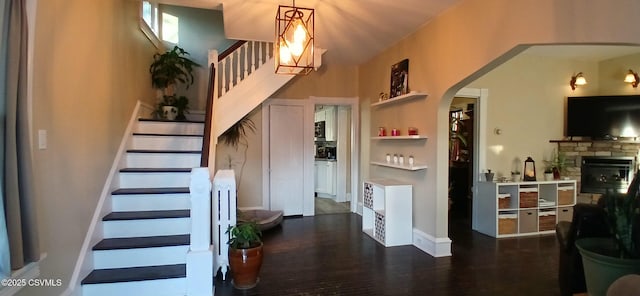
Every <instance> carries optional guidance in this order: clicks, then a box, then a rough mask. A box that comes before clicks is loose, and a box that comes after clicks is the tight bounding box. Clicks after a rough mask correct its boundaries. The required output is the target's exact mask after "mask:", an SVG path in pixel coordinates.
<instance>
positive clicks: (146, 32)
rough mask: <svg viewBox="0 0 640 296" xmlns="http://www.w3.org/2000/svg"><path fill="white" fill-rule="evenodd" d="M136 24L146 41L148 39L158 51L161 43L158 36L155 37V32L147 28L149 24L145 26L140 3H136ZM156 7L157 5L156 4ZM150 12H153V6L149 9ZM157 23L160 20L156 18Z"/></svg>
mask: <svg viewBox="0 0 640 296" xmlns="http://www.w3.org/2000/svg"><path fill="white" fill-rule="evenodd" d="M138 4H139V5H138V7H139V9H138V11H139V12H138V18H139V20H138V22H139V23H140V31H142V33H144V35H145V36H147V39H149V41H150V42H151V44H153V46H154V47H155V48H157V49H160V47H161V46H160V45H161V44H162V42H160V38H159V37H158V35H156V33H155V32H153V29H151V28H150V27H149V24H147V22H146V21H145V20H144V18H143V17H142V1H139V2H138ZM156 5H157V4H156ZM151 10H152V11H153V6H152V7H151ZM152 14H153V12H152ZM158 22H161V21H160V18H158ZM158 28H160V27H158Z"/></svg>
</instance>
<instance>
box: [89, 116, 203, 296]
mask: <svg viewBox="0 0 640 296" xmlns="http://www.w3.org/2000/svg"><path fill="white" fill-rule="evenodd" d="M136 125H137V126H136V127H135V128H134V132H133V134H132V135H131V139H130V143H131V144H130V147H131V148H130V149H128V150H126V155H125V157H123V158H124V160H123V161H124V162H125V163H126V164H125V165H124V166H125V167H124V168H123V169H120V171H119V172H118V176H117V178H118V179H119V180H117V182H118V183H119V188H117V189H116V190H114V191H112V192H111V210H112V211H111V213H108V214H107V215H105V216H104V217H103V218H102V221H101V227H98V228H97V229H100V228H101V229H102V232H103V237H104V239H102V240H101V241H100V242H98V243H97V244H95V245H94V246H93V248H92V250H91V252H92V258H93V271H91V272H90V273H89V274H88V275H87V276H86V277H85V278H84V279H83V280H82V282H81V284H82V295H88V296H101V295H143V296H144V295H154V296H157V295H185V294H186V291H187V281H186V258H187V251H188V249H189V243H190V236H189V234H190V231H191V220H190V199H189V182H190V173H191V168H194V167H198V166H199V165H200V156H201V149H202V131H203V127H204V124H203V122H171V121H156V120H146V119H139V120H138V122H137V124H136Z"/></svg>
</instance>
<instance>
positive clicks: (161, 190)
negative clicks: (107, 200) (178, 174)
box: [111, 187, 189, 195]
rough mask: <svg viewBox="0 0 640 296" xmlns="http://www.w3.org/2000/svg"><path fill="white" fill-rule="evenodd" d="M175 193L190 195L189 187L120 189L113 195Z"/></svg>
mask: <svg viewBox="0 0 640 296" xmlns="http://www.w3.org/2000/svg"><path fill="white" fill-rule="evenodd" d="M174 193H189V187H164V188H120V189H116V190H114V191H113V192H111V194H113V195H125V194H174Z"/></svg>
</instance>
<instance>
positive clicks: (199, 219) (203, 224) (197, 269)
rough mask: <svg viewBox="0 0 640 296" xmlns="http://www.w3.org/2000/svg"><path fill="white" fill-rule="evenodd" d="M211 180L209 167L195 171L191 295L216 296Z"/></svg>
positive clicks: (189, 269) (189, 262)
mask: <svg viewBox="0 0 640 296" xmlns="http://www.w3.org/2000/svg"><path fill="white" fill-rule="evenodd" d="M210 180H211V179H210V178H209V169H208V168H194V169H192V170H191V181H190V184H189V192H190V199H191V235H190V244H189V251H188V252H187V295H188V296H205V295H206V296H211V295H213V292H214V290H213V275H214V273H213V246H212V245H211V226H210V225H211V181H210Z"/></svg>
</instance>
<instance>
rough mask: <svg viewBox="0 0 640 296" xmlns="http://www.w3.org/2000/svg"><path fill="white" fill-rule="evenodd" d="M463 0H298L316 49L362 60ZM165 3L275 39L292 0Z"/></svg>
mask: <svg viewBox="0 0 640 296" xmlns="http://www.w3.org/2000/svg"><path fill="white" fill-rule="evenodd" d="M459 1H460V0H393V1H390V0H297V1H295V5H296V6H298V7H305V8H313V9H315V38H316V39H315V40H316V47H320V48H323V49H327V52H326V53H325V58H326V59H328V60H330V61H331V62H338V63H343V64H356V65H357V64H361V63H363V62H366V61H368V60H369V59H371V58H372V57H374V56H375V55H376V54H378V53H380V52H381V51H383V50H384V49H386V48H388V47H390V46H392V45H393V44H395V43H396V42H398V41H400V40H401V39H402V38H404V37H405V36H407V35H409V34H411V33H413V32H415V31H416V30H417V29H418V28H419V27H421V26H422V25H424V24H426V23H427V22H429V20H430V19H431V18H433V17H434V16H436V15H438V14H439V13H442V12H443V11H444V10H446V9H447V8H449V7H451V6H453V5H455V4H456V3H458V2H459ZM159 2H160V3H165V4H171V5H177V6H188V7H195V8H205V9H222V11H223V14H224V26H225V34H226V35H227V36H226V37H227V38H228V39H234V40H261V41H272V40H274V38H275V15H276V11H277V9H278V5H292V4H293V1H292V0H159ZM639 52H640V47H637V46H605V45H588V46H585V45H547V46H533V47H531V48H529V49H527V50H525V52H524V53H526V54H532V55H539V56H546V57H558V58H571V59H582V60H590V61H594V60H595V61H600V60H606V59H610V58H614V57H619V56H624V55H629V54H634V53H639Z"/></svg>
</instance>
